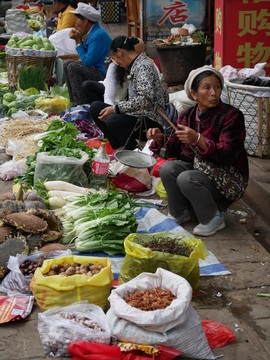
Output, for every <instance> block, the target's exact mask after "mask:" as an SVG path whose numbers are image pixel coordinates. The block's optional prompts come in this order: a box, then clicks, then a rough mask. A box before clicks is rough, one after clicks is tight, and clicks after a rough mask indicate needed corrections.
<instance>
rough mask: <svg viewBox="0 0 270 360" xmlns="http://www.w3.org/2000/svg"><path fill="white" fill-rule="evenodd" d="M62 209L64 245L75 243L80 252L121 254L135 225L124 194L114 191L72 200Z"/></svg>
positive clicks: (134, 219) (129, 204) (133, 205)
mask: <svg viewBox="0 0 270 360" xmlns="http://www.w3.org/2000/svg"><path fill="white" fill-rule="evenodd" d="M69 201H70V202H69V203H68V204H67V205H65V206H64V207H63V210H64V216H63V219H62V223H63V227H64V233H65V238H64V241H63V242H64V243H70V242H74V243H75V249H76V250H77V251H79V252H95V251H103V252H105V253H107V254H108V255H114V254H117V253H124V246H123V243H124V239H125V238H126V236H128V235H129V234H130V233H132V232H136V229H137V226H138V223H137V220H136V217H135V214H134V207H136V206H138V205H137V203H136V202H134V201H133V200H132V199H131V198H130V197H129V196H128V195H127V194H125V193H122V192H118V191H115V190H109V191H108V192H104V193H97V194H89V195H82V196H75V197H74V198H73V199H69Z"/></svg>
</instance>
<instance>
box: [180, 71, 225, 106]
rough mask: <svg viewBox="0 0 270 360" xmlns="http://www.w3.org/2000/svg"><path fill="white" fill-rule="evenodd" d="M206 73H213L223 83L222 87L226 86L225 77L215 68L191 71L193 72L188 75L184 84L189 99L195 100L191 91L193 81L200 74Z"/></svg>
mask: <svg viewBox="0 0 270 360" xmlns="http://www.w3.org/2000/svg"><path fill="white" fill-rule="evenodd" d="M204 71H212V73H213V75H216V76H217V77H218V78H219V79H220V82H221V85H222V87H223V86H224V77H223V75H222V74H221V72H220V71H219V70H217V69H215V68H214V67H213V66H209V65H204V66H202V67H199V68H198V69H195V70H191V72H190V73H189V75H188V78H187V80H186V82H185V84H184V89H185V91H186V94H187V96H188V98H189V99H191V100H193V101H194V98H193V97H192V95H191V89H192V83H193V80H194V79H195V77H196V76H197V75H199V74H201V73H202V72H204Z"/></svg>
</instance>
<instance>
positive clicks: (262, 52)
mask: <svg viewBox="0 0 270 360" xmlns="http://www.w3.org/2000/svg"><path fill="white" fill-rule="evenodd" d="M269 57H270V47H269V46H266V45H265V44H264V43H263V42H259V43H257V44H256V46H255V47H254V48H252V46H251V44H250V43H245V44H244V45H239V46H238V51H237V62H238V63H241V62H243V63H244V66H243V67H251V65H256V64H258V63H262V62H267V61H268V59H269Z"/></svg>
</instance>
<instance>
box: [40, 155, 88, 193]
mask: <svg viewBox="0 0 270 360" xmlns="http://www.w3.org/2000/svg"><path fill="white" fill-rule="evenodd" d="M87 160H88V155H87V154H86V153H85V152H84V151H81V158H80V159H77V158H75V157H66V156H49V155H48V153H44V152H40V153H38V154H37V164H36V167H35V174H34V183H36V181H37V180H41V181H52V180H62V181H66V182H69V183H71V184H74V185H78V186H82V187H87V186H88V178H87V175H86V174H85V172H84V170H83V165H84V164H85V163H86V161H87Z"/></svg>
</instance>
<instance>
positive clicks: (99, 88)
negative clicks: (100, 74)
mask: <svg viewBox="0 0 270 360" xmlns="http://www.w3.org/2000/svg"><path fill="white" fill-rule="evenodd" d="M82 92H83V94H84V98H85V100H86V104H92V103H93V102H94V101H103V96H104V92H105V86H104V85H103V84H102V83H100V82H98V81H93V80H86V81H84V82H83V83H82Z"/></svg>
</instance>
